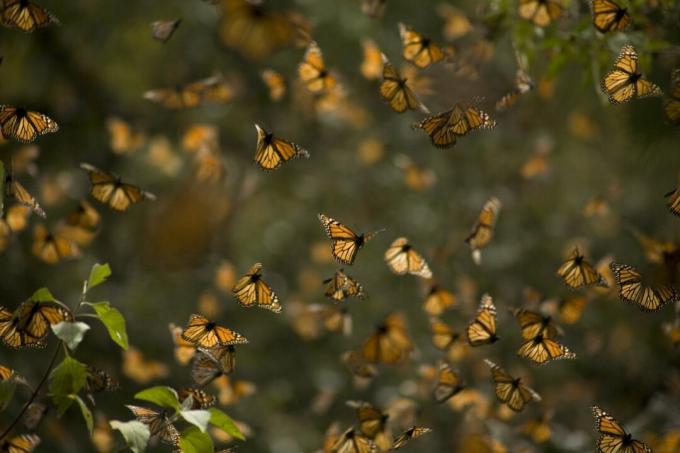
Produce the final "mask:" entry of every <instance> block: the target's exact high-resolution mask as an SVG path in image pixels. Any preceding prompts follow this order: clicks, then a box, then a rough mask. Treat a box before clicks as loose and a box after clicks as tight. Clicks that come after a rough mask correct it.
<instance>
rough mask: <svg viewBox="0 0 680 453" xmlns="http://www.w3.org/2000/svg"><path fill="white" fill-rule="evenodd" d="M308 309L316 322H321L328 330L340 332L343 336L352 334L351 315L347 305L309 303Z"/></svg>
mask: <svg viewBox="0 0 680 453" xmlns="http://www.w3.org/2000/svg"><path fill="white" fill-rule="evenodd" d="M309 311H310V312H311V313H313V314H314V315H315V316H316V318H317V322H319V321H320V322H321V323H322V324H323V326H324V328H325V329H326V330H327V331H329V332H341V333H342V334H343V335H345V336H350V335H351V334H352V316H351V315H350V313H349V310H347V307H336V306H329V305H327V304H311V305H309Z"/></svg>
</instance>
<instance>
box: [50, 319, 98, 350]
mask: <svg viewBox="0 0 680 453" xmlns="http://www.w3.org/2000/svg"><path fill="white" fill-rule="evenodd" d="M88 330H90V326H88V325H87V324H85V323H84V322H79V321H76V322H65V321H62V322H60V323H57V324H52V331H54V334H55V335H56V336H57V338H59V339H60V340H61V341H63V342H64V343H66V346H68V348H69V349H70V350H72V351H73V350H75V349H76V348H77V347H78V345H79V344H80V342H81V341H83V337H84V336H85V332H87V331H88Z"/></svg>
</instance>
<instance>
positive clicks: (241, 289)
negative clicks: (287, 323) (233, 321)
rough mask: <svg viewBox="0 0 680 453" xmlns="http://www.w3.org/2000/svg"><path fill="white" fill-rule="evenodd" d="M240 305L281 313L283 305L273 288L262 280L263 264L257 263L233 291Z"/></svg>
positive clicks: (237, 283)
mask: <svg viewBox="0 0 680 453" xmlns="http://www.w3.org/2000/svg"><path fill="white" fill-rule="evenodd" d="M232 293H233V294H234V296H235V297H236V300H237V301H238V303H239V304H241V305H242V306H244V307H260V308H266V309H267V310H271V311H273V312H274V313H280V312H281V304H280V303H279V298H278V297H277V296H276V294H275V293H274V291H272V289H271V287H270V286H269V285H268V284H267V283H266V282H265V281H264V280H262V264H260V263H255V264H254V265H253V266H252V267H251V268H250V269H249V270H248V272H246V275H244V276H243V277H241V278H240V279H239V280H238V281H237V282H236V285H235V286H234V289H232Z"/></svg>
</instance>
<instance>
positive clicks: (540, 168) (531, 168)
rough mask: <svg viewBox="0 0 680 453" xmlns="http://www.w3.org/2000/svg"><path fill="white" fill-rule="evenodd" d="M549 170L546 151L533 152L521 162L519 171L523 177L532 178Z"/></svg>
mask: <svg viewBox="0 0 680 453" xmlns="http://www.w3.org/2000/svg"><path fill="white" fill-rule="evenodd" d="M549 170H550V163H549V162H548V153H545V152H539V153H534V155H533V156H531V157H530V158H529V159H528V160H526V161H525V162H524V163H523V164H522V167H521V169H520V173H521V175H522V177H523V178H524V179H534V178H537V177H539V176H542V175H545V174H546V173H548V171H549Z"/></svg>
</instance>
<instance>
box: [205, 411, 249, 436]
mask: <svg viewBox="0 0 680 453" xmlns="http://www.w3.org/2000/svg"><path fill="white" fill-rule="evenodd" d="M208 412H210V424H211V425H213V426H215V427H217V428H219V429H221V430H222V431H224V432H225V433H227V434H229V435H230V436H231V437H233V438H235V439H239V440H246V438H245V436H244V435H243V433H241V430H240V429H238V426H236V423H234V420H232V419H231V417H230V416H228V415H227V414H225V413H224V412H222V411H221V410H219V409H217V408H216V407H211V408H210V409H209V411H208Z"/></svg>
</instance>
